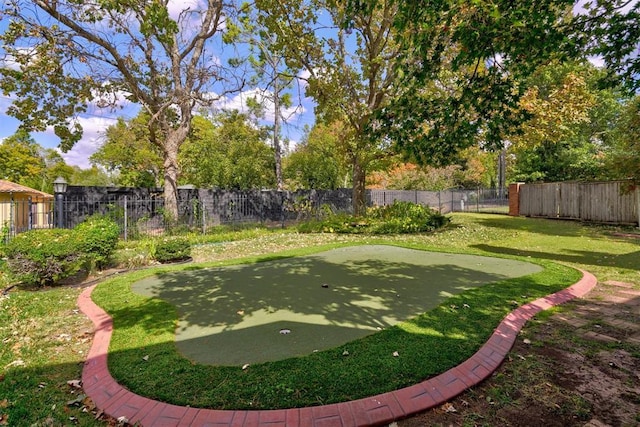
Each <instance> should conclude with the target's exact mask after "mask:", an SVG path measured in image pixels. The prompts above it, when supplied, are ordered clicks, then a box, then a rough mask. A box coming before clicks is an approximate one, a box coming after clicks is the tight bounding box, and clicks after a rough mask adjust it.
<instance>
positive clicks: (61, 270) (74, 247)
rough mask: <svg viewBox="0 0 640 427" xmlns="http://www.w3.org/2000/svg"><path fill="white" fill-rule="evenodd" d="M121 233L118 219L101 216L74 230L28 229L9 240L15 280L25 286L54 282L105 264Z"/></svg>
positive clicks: (8, 247) (8, 248) (7, 246)
mask: <svg viewBox="0 0 640 427" xmlns="http://www.w3.org/2000/svg"><path fill="white" fill-rule="evenodd" d="M119 235H120V229H119V227H118V225H117V224H116V223H115V222H113V221H112V220H110V219H108V218H106V217H99V216H92V217H90V218H89V219H87V220H86V221H85V222H83V223H81V224H79V225H78V226H77V227H76V228H75V229H73V230H67V229H58V228H56V229H39V230H29V231H27V232H24V233H20V234H18V235H17V236H15V237H14V238H12V239H11V240H10V241H9V243H7V245H6V247H5V253H6V256H7V268H8V270H9V272H10V273H11V275H12V277H13V279H14V280H16V281H19V282H22V283H24V284H26V285H29V286H50V285H54V284H56V283H58V282H60V281H61V280H64V279H66V278H69V277H71V276H73V275H74V274H76V273H78V272H79V271H80V270H90V269H92V268H93V267H98V268H101V267H104V266H105V265H106V264H107V261H108V260H109V257H110V256H111V254H112V253H113V251H114V249H115V247H116V244H117V242H118V236H119Z"/></svg>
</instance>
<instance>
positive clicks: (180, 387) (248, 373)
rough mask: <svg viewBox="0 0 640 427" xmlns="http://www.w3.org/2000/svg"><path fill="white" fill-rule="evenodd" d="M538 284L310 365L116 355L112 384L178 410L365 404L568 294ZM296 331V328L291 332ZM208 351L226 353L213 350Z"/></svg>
mask: <svg viewBox="0 0 640 427" xmlns="http://www.w3.org/2000/svg"><path fill="white" fill-rule="evenodd" d="M535 276H537V275H533V276H528V277H526V278H519V279H510V280H505V281H502V282H500V283H494V284H488V285H485V286H483V287H481V288H471V289H468V290H467V291H465V292H464V293H462V294H460V295H454V296H451V297H449V298H448V299H446V301H445V302H444V303H443V304H441V305H439V306H438V307H436V308H434V309H432V310H430V311H428V312H426V313H423V314H422V315H420V316H418V317H416V318H414V319H412V320H409V321H407V322H404V323H401V324H399V325H397V326H393V327H389V328H386V329H384V330H383V331H380V332H378V333H375V334H373V335H368V336H366V337H364V338H361V339H357V340H352V341H349V342H346V343H344V344H342V345H339V346H337V347H333V348H330V349H326V350H324V351H319V352H313V353H311V354H308V355H307V356H304V357H290V358H284V359H282V360H278V361H273V362H266V363H257V364H252V365H251V366H250V367H249V368H247V369H245V370H243V369H242V368H241V367H240V366H239V365H236V366H207V365H202V364H197V363H196V364H194V363H193V362H192V361H190V360H188V359H186V358H183V357H181V355H180V353H179V351H178V348H177V346H176V344H175V343H174V342H172V341H171V342H170V341H166V342H163V343H160V344H158V343H156V344H151V345H142V344H140V345H136V346H131V347H130V348H128V349H123V350H120V351H114V352H111V353H110V355H109V363H110V366H112V367H113V369H112V372H113V373H114V376H115V377H116V378H118V379H121V380H122V381H124V385H126V386H127V387H128V388H130V389H131V390H133V391H137V390H144V392H143V394H147V395H149V394H151V397H154V398H158V399H160V400H165V401H169V402H171V403H176V404H180V405H190V406H204V407H213V408H227V409H257V408H262V409H274V408H288V407H296V406H313V405H318V404H326V403H335V402H340V401H346V400H353V399H357V398H363V397H366V396H370V395H373V394H378V393H384V392H387V391H390V390H394V389H398V388H401V387H406V386H410V385H413V384H415V383H417V382H419V381H422V380H424V379H427V378H429V377H432V376H434V375H437V374H439V373H442V372H443V371H445V370H446V369H449V368H451V367H453V366H456V365H457V364H459V363H461V362H462V361H464V360H466V359H467V358H468V357H470V356H471V355H472V354H473V353H474V352H475V351H477V350H478V348H479V347H480V346H481V345H482V344H484V342H486V340H487V339H488V338H489V336H490V335H491V333H492V332H493V330H494V328H495V327H496V326H497V325H498V323H499V322H500V320H502V318H503V317H504V316H505V315H506V314H507V313H508V312H509V311H510V310H512V309H513V308H514V307H515V306H516V305H517V304H522V303H524V302H525V301H528V300H531V299H533V298H535V297H538V296H543V295H547V294H549V293H551V292H554V291H557V290H559V289H560V288H561V287H563V286H567V284H564V285H562V284H558V283H557V281H555V283H554V284H551V285H550V284H549V281H548V280H537V279H536V278H535ZM547 278H548V276H547ZM552 282H554V280H552ZM512 301H513V302H515V304H516V305H513V304H512ZM276 326H277V327H280V325H276ZM316 327H317V326H316ZM257 328H258V329H259V328H260V327H257ZM296 329H297V326H296V325H295V324H294V325H293V327H292V331H293V330H296ZM330 329H331V328H330ZM333 331H334V332H335V329H333ZM263 332H264V331H263ZM115 333H116V334H118V333H119V331H118V330H117V328H116V331H115ZM292 337H293V333H292V335H291V336H282V337H280V336H279V335H277V333H276V334H275V336H274V339H278V338H283V339H288V338H292ZM211 338H212V337H210V336H202V337H194V338H191V340H192V342H190V343H188V344H189V345H190V346H193V347H202V346H204V345H205V341H206V340H208V339H211ZM243 338H245V339H247V340H249V339H251V338H248V337H243ZM208 351H211V352H224V351H225V348H224V347H218V346H215V347H214V346H209V347H208ZM394 352H398V354H399V356H397V357H394V356H393V353H394Z"/></svg>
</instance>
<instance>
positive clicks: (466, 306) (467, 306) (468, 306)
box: [462, 304, 471, 308]
mask: <svg viewBox="0 0 640 427" xmlns="http://www.w3.org/2000/svg"><path fill="white" fill-rule="evenodd" d="M462 306H463V307H464V308H471V306H470V305H469V304H463V305H462Z"/></svg>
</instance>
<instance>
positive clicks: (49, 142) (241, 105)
mask: <svg viewBox="0 0 640 427" xmlns="http://www.w3.org/2000/svg"><path fill="white" fill-rule="evenodd" d="M585 1H587V0H579V1H578V2H577V3H576V6H575V7H574V11H575V12H576V13H581V12H583V11H584V8H583V4H584V2H585ZM637 1H638V0H631V1H630V2H629V5H627V7H628V8H629V7H631V6H632V5H634V4H636V3H637ZM200 2H202V0H170V1H169V10H170V14H171V16H172V17H176V18H177V16H178V15H180V12H181V11H183V10H184V9H185V8H188V7H192V8H194V9H196V8H197V7H198V5H199V3H200ZM1 17H2V16H1V15H0V18H1ZM6 24H7V20H6V19H4V20H2V19H0V32H2V31H4V29H5V27H6ZM220 60H224V58H222V57H221V59H220ZM592 62H594V63H595V64H596V65H602V63H601V60H599V59H598V58H592ZM5 64H7V62H5ZM301 77H304V76H301ZM296 83H297V84H295V85H294V90H293V104H294V105H293V106H292V107H291V108H289V109H287V111H284V112H283V114H284V116H285V117H288V120H287V123H286V124H284V125H283V130H282V137H283V139H284V140H289V141H290V143H289V146H288V148H289V149H292V148H293V147H294V146H295V144H296V143H298V142H299V141H300V140H301V139H302V136H303V134H304V129H305V127H306V126H308V127H310V126H312V125H313V123H314V107H315V104H314V102H313V100H312V99H311V98H308V97H305V96H304V89H305V80H304V78H300V79H298V80H297V82H296ZM253 96H258V97H259V96H260V90H259V89H257V88H255V87H247V88H245V89H244V90H243V91H242V92H239V93H233V94H230V95H228V96H226V97H224V98H223V99H220V100H219V101H217V103H216V104H215V107H216V109H219V110H225V109H226V110H233V109H237V110H239V111H247V108H246V100H247V99H248V98H250V97H253ZM10 104H11V99H10V98H8V97H6V96H2V94H0V139H2V138H6V137H8V136H11V135H13V134H14V133H15V131H16V129H17V127H18V125H19V123H18V121H17V120H15V119H13V118H12V117H10V116H8V115H7V113H6V111H7V108H8V107H9V105H10ZM139 108H140V107H139V106H138V105H135V104H132V103H130V102H127V101H125V100H124V98H123V99H121V100H119V102H118V108H117V109H116V110H113V109H110V108H99V107H98V105H97V103H92V104H91V105H89V106H88V111H87V114H83V115H81V116H80V117H79V118H78V121H79V123H80V124H81V125H82V127H83V129H84V133H83V137H82V139H81V140H80V141H79V142H78V143H76V144H75V146H74V147H73V148H72V149H71V150H70V151H69V152H67V153H62V152H61V155H62V157H63V158H64V159H65V161H66V162H67V163H68V164H70V165H75V166H79V167H81V168H83V169H86V168H89V167H90V166H91V164H90V162H89V157H90V156H91V154H93V153H94V152H95V151H96V150H97V149H98V148H99V147H100V146H101V145H102V144H103V143H104V141H105V139H104V132H105V130H106V129H107V128H108V127H109V126H110V125H112V124H114V123H115V122H116V120H117V119H118V118H119V117H123V118H124V119H131V118H133V117H135V116H136V114H137V113H138V111H139ZM266 110H267V111H266V117H265V120H264V124H272V123H273V117H274V112H273V105H272V104H271V106H270V107H269V106H267V107H266ZM32 136H33V138H34V139H35V140H36V141H37V142H38V143H39V144H40V145H41V146H43V147H45V148H57V146H58V144H59V140H58V138H57V137H56V136H55V135H54V133H53V130H52V129H49V130H47V131H46V132H40V133H33V134H32ZM285 148H286V147H285Z"/></svg>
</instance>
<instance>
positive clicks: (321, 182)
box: [284, 123, 349, 190]
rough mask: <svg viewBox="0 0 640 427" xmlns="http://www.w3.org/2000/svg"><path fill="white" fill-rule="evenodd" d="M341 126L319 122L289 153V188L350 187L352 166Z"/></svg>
mask: <svg viewBox="0 0 640 427" xmlns="http://www.w3.org/2000/svg"><path fill="white" fill-rule="evenodd" d="M339 128H340V126H339V125H336V124H334V125H333V126H327V125H325V124H322V123H316V124H315V125H314V126H313V128H311V129H310V130H308V132H307V133H306V135H305V136H304V139H303V141H302V142H301V144H298V145H297V146H296V148H295V150H294V151H293V152H292V153H291V154H290V155H289V156H287V158H286V159H285V164H284V176H285V179H286V180H287V186H288V187H289V189H298V188H306V189H316V190H318V189H335V188H340V187H347V185H348V179H347V177H348V176H349V169H348V167H347V161H346V158H345V155H344V153H343V152H342V151H343V150H341V149H340V135H339Z"/></svg>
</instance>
